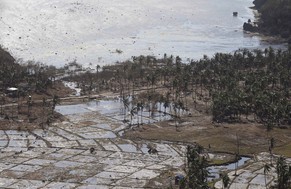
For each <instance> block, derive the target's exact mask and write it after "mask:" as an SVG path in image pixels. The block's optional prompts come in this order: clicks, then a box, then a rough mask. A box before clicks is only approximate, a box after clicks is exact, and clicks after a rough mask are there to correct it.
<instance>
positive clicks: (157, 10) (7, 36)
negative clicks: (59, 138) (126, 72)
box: [0, 0, 268, 67]
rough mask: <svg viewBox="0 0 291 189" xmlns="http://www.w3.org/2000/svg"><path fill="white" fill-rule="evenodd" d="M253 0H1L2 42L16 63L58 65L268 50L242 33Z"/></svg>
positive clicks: (193, 57)
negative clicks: (145, 57) (75, 61)
mask: <svg viewBox="0 0 291 189" xmlns="http://www.w3.org/2000/svg"><path fill="white" fill-rule="evenodd" d="M252 1H253V0H223V1H221V0H179V1H177V0H110V1H109V0H65V1H59V0H1V2H0V28H1V29H0V44H1V45H2V46H3V47H4V48H7V49H8V50H9V51H10V52H11V53H12V54H13V56H15V57H16V58H18V59H19V58H21V59H23V60H24V61H28V60H33V61H36V62H43V63H45V64H52V65H56V66H62V65H65V64H66V63H68V62H71V61H73V60H77V62H79V63H81V64H83V65H85V66H91V67H95V66H96V65H97V64H98V65H101V66H102V65H105V64H112V63H114V62H116V61H123V60H126V59H129V58H131V57H132V56H138V55H153V56H157V57H163V55H164V53H166V54H167V55H171V54H172V55H174V56H177V55H179V56H180V57H181V58H182V59H183V61H184V62H187V61H189V60H191V59H200V58H202V57H203V55H208V56H210V57H211V56H212V55H213V54H214V53H215V52H227V53H228V52H233V51H234V50H237V49H239V48H258V47H259V48H261V47H262V46H267V45H268V44H264V45H262V44H261V42H260V37H259V36H253V35H250V34H246V33H245V32H244V31H243V29H242V26H243V23H244V22H246V21H248V19H251V20H252V21H253V20H254V11H253V10H252V9H250V8H249V7H251V6H253V5H252ZM233 12H238V16H237V17H235V16H233Z"/></svg>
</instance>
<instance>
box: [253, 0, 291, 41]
mask: <svg viewBox="0 0 291 189" xmlns="http://www.w3.org/2000/svg"><path fill="white" fill-rule="evenodd" d="M254 5H255V8H256V9H257V10H258V11H259V13H260V14H261V16H260V20H259V23H258V27H259V31H260V32H262V33H265V34H269V35H279V36H281V37H282V38H286V39H289V42H290V41H291V1H290V0H281V1H274V0H255V1H254Z"/></svg>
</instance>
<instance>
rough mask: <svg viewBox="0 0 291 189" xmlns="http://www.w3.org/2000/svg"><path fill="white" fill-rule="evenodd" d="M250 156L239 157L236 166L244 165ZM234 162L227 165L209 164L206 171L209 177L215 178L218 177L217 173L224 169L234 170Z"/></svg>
mask: <svg viewBox="0 0 291 189" xmlns="http://www.w3.org/2000/svg"><path fill="white" fill-rule="evenodd" d="M248 160H250V158H248V157H241V159H240V160H239V161H238V163H237V166H238V167H239V166H242V165H244V164H245V163H246V162H247V161H248ZM235 166H236V163H231V164H228V165H220V166H210V167H208V171H209V173H210V178H211V179H217V178H219V173H221V172H224V171H232V170H235Z"/></svg>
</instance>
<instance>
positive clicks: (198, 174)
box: [180, 145, 209, 189]
mask: <svg viewBox="0 0 291 189" xmlns="http://www.w3.org/2000/svg"><path fill="white" fill-rule="evenodd" d="M202 152H203V148H202V147H201V146H199V145H197V146H187V152H186V158H187V162H186V169H185V173H186V177H185V178H184V179H182V180H181V183H180V188H181V189H184V188H189V189H194V188H195V189H207V188H209V186H208V183H207V177H208V175H209V173H208V171H207V169H206V168H207V166H208V163H207V160H206V158H205V157H204V156H203V154H202Z"/></svg>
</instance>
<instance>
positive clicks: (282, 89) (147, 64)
mask: <svg viewBox="0 0 291 189" xmlns="http://www.w3.org/2000/svg"><path fill="white" fill-rule="evenodd" d="M290 59H291V48H289V49H288V50H284V51H283V50H277V51H275V50H274V49H272V48H268V49H265V50H264V51H262V50H254V51H249V50H247V49H243V50H238V51H236V52H235V53H233V54H222V53H217V54H215V56H214V57H213V58H208V57H207V56H205V57H204V58H203V59H201V60H199V61H191V62H190V63H189V64H184V63H182V62H181V59H180V58H179V57H176V58H174V57H172V56H171V57H167V55H165V56H164V58H163V59H156V58H154V57H151V56H147V57H145V56H140V57H133V59H132V61H126V62H123V63H118V64H116V65H111V66H104V67H103V69H102V71H101V72H100V73H99V77H98V80H97V76H96V74H94V73H88V72H86V73H85V74H84V75H78V76H75V77H73V78H75V79H76V78H78V79H76V81H78V82H82V81H84V80H85V78H90V79H89V81H90V83H92V85H93V84H94V83H96V84H95V85H94V86H96V87H97V88H99V89H100V88H102V89H107V90H112V91H114V92H119V94H120V96H121V97H122V99H127V101H128V100H129V99H128V97H129V96H133V98H132V99H133V100H132V101H131V102H130V103H132V105H131V106H130V107H129V105H128V103H125V107H128V108H130V110H132V109H134V108H139V109H140V108H141V106H140V105H143V106H147V107H150V111H161V112H164V113H166V112H167V108H168V107H169V108H170V109H171V114H172V115H173V116H174V117H176V118H177V119H179V118H180V116H181V114H183V113H185V112H186V113H187V112H188V110H189V109H190V108H191V109H196V110H199V111H202V110H201V109H199V107H197V105H198V103H197V102H198V101H199V102H201V101H202V102H203V103H204V104H205V107H206V109H205V110H204V111H206V113H207V112H208V113H212V116H213V121H214V122H228V123H229V122H257V123H262V124H263V125H265V126H266V128H267V129H268V130H270V129H272V128H273V127H286V126H290V124H291V113H290V112H291V101H290V89H291V83H290V81H291V80H290V77H291V62H290ZM80 78H83V80H80ZM100 86H102V87H100ZM127 101H125V100H124V102H127ZM190 101H191V102H190ZM158 105H160V106H159V107H158ZM137 106H139V107H137Z"/></svg>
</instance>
